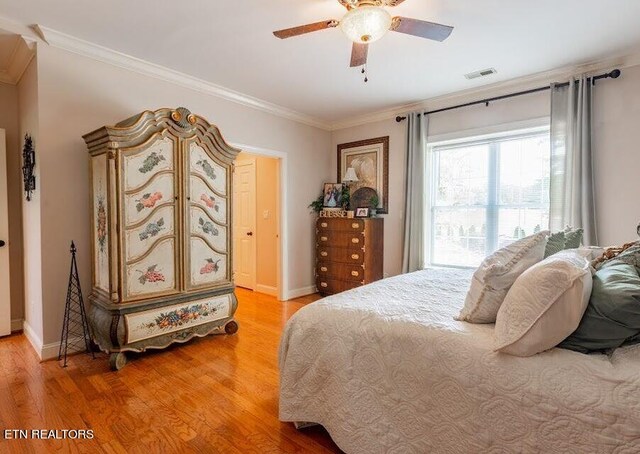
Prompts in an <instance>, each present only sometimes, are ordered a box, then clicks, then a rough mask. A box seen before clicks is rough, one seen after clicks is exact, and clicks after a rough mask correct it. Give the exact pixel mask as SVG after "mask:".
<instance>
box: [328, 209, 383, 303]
mask: <svg viewBox="0 0 640 454" xmlns="http://www.w3.org/2000/svg"><path fill="white" fill-rule="evenodd" d="M383 250H384V219H382V218H368V219H347V218H318V221H317V222H316V286H317V288H318V292H320V294H322V295H332V294H334V293H339V292H343V291H345V290H349V289H352V288H355V287H360V286H362V285H365V284H369V283H371V282H374V281H377V280H380V279H382V277H383V272H382V266H383Z"/></svg>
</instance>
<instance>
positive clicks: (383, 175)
mask: <svg viewBox="0 0 640 454" xmlns="http://www.w3.org/2000/svg"><path fill="white" fill-rule="evenodd" d="M349 167H353V169H354V170H355V172H356V176H357V177H358V181H357V182H353V183H350V184H349V189H350V191H351V193H354V192H355V191H356V190H358V189H359V188H361V187H369V188H374V189H375V190H376V191H377V193H378V197H379V200H380V202H379V205H378V213H388V212H389V136H386V137H378V138H376V139H368V140H360V141H358V142H350V143H343V144H340V145H338V181H340V182H341V181H342V177H343V176H344V173H345V172H346V170H347V169H348V168H349Z"/></svg>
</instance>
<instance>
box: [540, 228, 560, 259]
mask: <svg viewBox="0 0 640 454" xmlns="http://www.w3.org/2000/svg"><path fill="white" fill-rule="evenodd" d="M564 243H565V238H564V232H558V233H554V234H552V235H551V236H549V239H548V240H547V246H546V247H545V248H544V258H545V259H546V258H547V257H549V256H550V255H553V254H555V253H557V252H560V251H562V250H563V249H564V248H565V247H564Z"/></svg>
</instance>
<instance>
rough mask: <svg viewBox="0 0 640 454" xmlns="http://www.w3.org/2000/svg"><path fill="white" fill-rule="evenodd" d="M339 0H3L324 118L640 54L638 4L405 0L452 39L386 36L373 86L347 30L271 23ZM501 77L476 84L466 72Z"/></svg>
mask: <svg viewBox="0 0 640 454" xmlns="http://www.w3.org/2000/svg"><path fill="white" fill-rule="evenodd" d="M345 11H346V10H345V9H344V8H343V7H342V6H340V4H339V3H338V1H337V0H235V1H229V0H189V1H188V2H187V1H177V0H162V1H161V0H135V1H132V0H109V1H97V0H94V1H87V0H55V1H51V0H20V1H16V0H0V15H2V16H4V17H6V18H9V19H13V20H16V21H18V22H21V23H23V24H29V25H31V24H40V25H43V26H46V27H49V28H52V29H54V30H57V31H60V32H63V33H66V34H69V35H72V36H76V37H78V38H82V39H84V40H87V41H90V42H93V43H96V44H100V45H102V46H105V47H109V48H111V49H114V50H117V51H120V52H123V53H126V54H129V55H132V56H135V57H138V58H141V59H144V60H147V61H150V62H153V63H157V64H160V65H163V66H166V67H169V68H172V69H175V70H178V71H181V72H184V73H187V74H190V75H193V76H196V77H199V78H201V79H204V80H207V81H210V82H213V83H215V84H218V85H222V86H225V87H227V88H230V89H233V90H236V91H239V92H242V93H245V94H247V95H251V96H254V97H257V98H260V99H263V100H266V101H269V102H271V103H275V104H278V105H281V106H284V107H287V108H289V109H293V110H296V111H298V112H302V113H305V114H307V115H311V116H314V117H316V118H319V119H321V120H323V121H326V122H335V121H341V120H345V119H349V118H351V117H354V116H359V115H363V114H368V113H372V112H375V111H378V110H383V109H386V108H391V107H395V106H398V105H403V104H408V103H413V102H418V101H421V100H424V99H428V98H432V97H435V96H440V95H444V94H447V93H452V92H456V91H460V90H465V89H469V88H473V87H477V86H479V85H483V84H490V83H495V82H499V81H502V80H508V79H513V78H516V77H520V76H524V75H529V74H534V73H538V72H542V71H547V70H551V69H555V68H559V67H565V66H569V65H577V64H582V63H588V62H591V61H594V60H599V59H603V58H608V57H611V56H617V55H624V54H628V53H632V52H636V51H638V50H640V27H639V26H638V24H639V23H640V1H638V0H607V1H603V0H406V1H405V2H404V3H403V4H402V5H400V6H398V7H397V8H393V11H392V13H394V14H396V15H402V16H407V17H414V18H418V19H424V20H430V21H434V22H440V23H443V24H447V25H452V26H454V27H455V29H454V31H453V34H452V35H451V37H450V38H449V39H448V40H447V41H445V42H444V43H437V42H432V41H427V40H423V39H419V38H415V37H412V36H407V35H402V34H399V33H390V34H389V35H387V36H385V37H384V38H383V39H382V40H381V41H379V42H377V43H374V44H372V45H371V50H370V52H369V65H368V70H369V83H368V84H364V83H363V81H362V76H361V74H360V73H359V70H358V69H351V68H349V57H350V52H351V45H350V42H349V41H347V39H346V37H344V36H343V34H342V32H341V31H340V30H339V29H331V30H325V31H321V32H317V33H312V34H309V35H305V36H301V37H298V38H291V39H289V40H285V41H281V40H279V39H276V38H275V37H274V36H273V35H272V34H271V32H272V31H273V30H277V29H281V28H287V27H292V26H296V25H301V24H306V23H311V22H318V21H320V20H325V19H340V18H341V17H342V15H343V14H344V13H345ZM488 67H494V68H496V69H497V70H498V74H497V75H494V76H490V77H487V78H483V79H479V80H475V81H468V80H466V79H465V78H464V74H465V73H468V72H471V71H476V70H479V69H484V68H488Z"/></svg>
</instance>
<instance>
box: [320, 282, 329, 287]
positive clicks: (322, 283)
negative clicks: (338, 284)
mask: <svg viewBox="0 0 640 454" xmlns="http://www.w3.org/2000/svg"><path fill="white" fill-rule="evenodd" d="M320 287H322V288H327V287H328V284H327V283H326V282H320Z"/></svg>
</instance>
